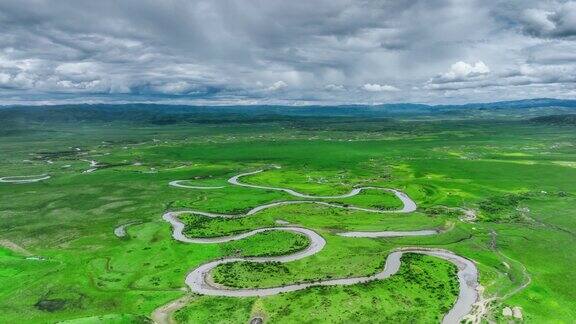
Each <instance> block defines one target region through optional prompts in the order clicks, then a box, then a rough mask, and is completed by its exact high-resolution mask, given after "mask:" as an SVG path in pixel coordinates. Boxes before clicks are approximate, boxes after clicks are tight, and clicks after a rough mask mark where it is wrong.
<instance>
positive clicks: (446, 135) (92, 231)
mask: <svg viewBox="0 0 576 324" xmlns="http://www.w3.org/2000/svg"><path fill="white" fill-rule="evenodd" d="M314 125H317V126H316V127H315V126H314ZM574 130H575V129H574V127H573V126H559V125H541V124H532V123H525V122H521V121H520V122H518V121H507V120H480V119H478V120H465V121H459V120H450V121H437V120H421V121H390V120H386V121H381V122H379V121H377V120H376V121H366V120H359V121H354V120H351V121H349V122H347V123H342V122H341V121H339V122H330V121H326V122H323V123H310V122H306V121H305V120H304V121H298V120H290V121H287V122H286V121H270V122H259V123H251V122H249V121H246V120H242V121H241V122H238V123H229V124H227V123H225V124H210V123H187V124H171V125H150V124H145V123H142V124H129V123H120V122H110V123H93V124H88V123H80V124H73V125H72V124H66V123H62V124H54V123H52V124H51V123H47V124H40V123H38V124H30V125H27V126H26V128H24V129H20V130H18V131H13V132H7V133H5V134H3V135H2V136H0V152H3V154H0V176H16V175H28V174H43V173H48V174H50V175H51V176H52V178H50V179H48V180H45V181H42V182H37V183H29V184H10V183H0V242H1V243H2V246H1V247H0V311H1V313H0V322H8V323H13V322H20V323H54V322H59V321H72V323H98V322H106V323H110V322H117V323H138V322H146V321H148V317H149V316H150V314H151V313H152V311H153V310H154V309H156V308H157V307H159V306H161V305H164V304H166V303H168V302H169V301H171V300H174V299H176V298H179V297H181V296H183V295H185V294H187V292H186V289H185V285H184V278H185V276H186V274H187V273H188V272H189V271H190V270H191V269H194V268H195V267H197V266H198V265H200V264H203V263H205V262H208V261H210V260H214V259H217V258H220V257H224V256H232V255H234V256H262V255H280V254H285V253H291V252H293V251H297V250H299V249H303V248H305V247H306V246H307V244H308V242H307V239H306V238H305V237H303V236H301V235H296V234H293V233H289V232H283V231H275V232H265V233H260V234H258V235H256V236H253V237H250V238H247V239H244V240H240V241H234V242H229V243H225V244H184V243H180V242H176V241H174V240H173V239H172V238H171V236H170V235H171V228H170V226H169V225H168V223H166V222H164V221H162V219H161V215H162V214H163V212H165V211H166V210H182V209H188V208H189V209H194V210H202V211H210V212H220V213H233V214H240V213H244V212H246V211H247V210H249V209H251V208H253V207H255V206H258V205H260V204H265V203H270V202H275V201H284V200H298V199H297V198H295V197H292V196H290V195H288V194H286V193H283V192H279V191H270V190H264V189H262V190H260V189H253V188H243V187H238V186H230V185H228V184H227V179H228V178H230V177H231V176H233V175H236V174H238V173H242V172H247V171H253V170H257V169H260V168H266V167H267V166H270V165H273V164H275V165H280V166H282V168H281V169H273V170H268V171H265V172H262V173H259V174H257V175H253V176H249V177H245V178H243V179H242V181H245V182H247V183H253V184H259V185H267V186H281V187H287V188H292V189H294V190H298V191H300V192H303V193H307V194H314V195H333V194H342V193H346V192H348V191H350V190H351V189H352V188H354V187H358V186H381V187H390V188H397V189H400V190H402V191H404V192H406V193H407V194H409V195H410V196H411V197H412V198H413V199H414V200H415V201H416V202H417V203H418V206H419V210H418V211H417V212H415V213H411V214H398V213H393V212H392V213H386V214H375V213H367V212H361V211H351V210H344V209H338V208H330V207H327V206H321V205H314V204H298V205H286V206H279V207H276V208H271V209H266V210H264V211H261V212H259V213H257V214H255V215H251V216H248V217H243V218H234V219H217V218H205V217H198V216H193V215H186V216H182V217H181V218H182V220H183V221H185V223H186V224H187V225H188V226H187V227H186V229H185V232H186V234H187V235H189V236H191V237H214V236H221V235H228V234H233V233H238V232H243V231H246V230H251V229H256V228H259V227H268V226H278V224H277V223H276V221H278V220H283V221H287V222H289V223H290V224H293V225H298V226H303V227H307V228H310V229H313V230H315V231H317V232H318V233H319V234H321V235H322V236H323V237H324V238H325V239H326V241H327V244H326V247H325V248H324V249H323V250H322V251H321V252H319V253H318V254H316V255H313V256H311V257H308V258H304V259H301V260H298V261H294V262H289V263H285V264H273V263H271V264H264V265H255V264H251V263H235V264H227V265H223V266H220V267H218V268H217V269H216V271H215V274H214V277H215V278H214V279H215V280H216V281H219V282H223V283H225V284H228V285H231V286H238V287H258V286H259V287H269V286H274V285H278V284H284V283H295V282H306V281H315V280H321V279H327V278H342V277H348V276H363V275H369V274H372V273H375V272H376V271H378V270H379V269H381V267H382V265H383V262H384V261H385V259H386V256H387V255H388V254H389V253H390V251H392V250H393V249H395V248H397V247H402V246H426V247H441V248H444V249H448V250H451V251H454V252H455V253H458V254H459V255H462V256H465V257H468V258H470V259H472V260H474V261H475V262H476V263H477V265H478V268H479V270H480V282H481V284H482V285H483V286H484V287H485V296H486V297H492V296H497V297H501V299H497V300H495V301H494V302H493V304H492V310H491V313H490V314H489V315H488V318H489V319H493V320H495V321H497V322H505V321H506V320H507V319H506V318H504V317H502V315H501V309H502V307H504V306H520V307H522V310H523V315H524V319H525V320H526V321H527V322H532V323H540V322H547V321H554V322H559V323H570V322H573V319H574V318H576V311H575V309H576V302H575V301H576V289H574V288H576V286H575V284H574V283H575V282H576V275H575V274H574V272H573V271H572V268H573V265H574V264H576V250H575V249H573V248H571V247H573V246H574V244H575V243H576V212H575V210H576V132H575V131H574ZM76 148H78V149H76ZM4 152H9V154H4ZM82 160H96V161H98V162H99V164H100V165H101V167H99V168H98V169H97V170H96V171H94V172H91V173H83V171H85V170H87V169H88V168H89V164H88V163H87V162H85V161H82ZM179 179H182V180H190V181H189V182H188V183H189V184H193V185H199V186H224V188H223V189H218V190H194V189H186V188H175V187H170V186H168V182H170V181H172V180H179ZM333 202H335V203H338V204H349V205H355V206H363V207H372V208H381V209H390V210H393V209H396V208H398V207H400V203H399V201H398V200H397V199H396V198H395V197H394V195H392V194H390V193H386V192H381V191H377V190H368V191H365V192H363V193H362V194H360V195H358V196H356V197H352V198H347V199H335V200H333ZM441 206H445V207H463V208H470V209H473V210H475V211H476V212H477V215H478V219H477V220H476V221H474V222H463V221H460V220H459V217H460V216H461V215H460V213H458V212H455V211H453V210H449V209H443V208H441ZM131 222H137V224H134V225H130V226H129V227H128V228H127V233H128V235H127V236H126V237H124V238H118V237H116V236H115V235H114V233H113V231H114V228H115V227H117V226H119V225H122V224H126V223H131ZM430 228H445V229H449V230H447V231H446V232H444V233H442V234H439V235H437V236H428V237H406V238H387V239H368V238H364V239H361V238H346V237H341V236H338V235H336V234H337V233H338V232H342V231H353V230H365V231H370V230H372V231H381V230H417V229H430ZM31 256H37V257H40V259H35V258H30V257H31ZM403 261H405V262H403V264H402V266H401V271H400V272H399V273H398V274H396V275H394V276H393V277H391V278H389V279H387V280H384V281H380V282H372V283H369V284H364V285H355V286H349V287H322V288H311V289H307V290H304V291H299V292H294V293H286V294H281V295H278V296H271V297H266V298H223V297H208V296H194V297H193V299H192V301H191V302H190V303H189V305H188V306H186V307H185V308H183V309H181V310H179V311H178V312H177V313H176V314H175V318H176V319H177V320H179V321H180V322H188V323H245V322H247V321H248V320H249V319H250V317H251V316H252V315H254V314H257V315H261V316H263V317H264V318H265V319H266V320H268V321H270V322H271V323H276V322H280V323H297V322H322V321H324V322H361V323H374V322H378V321H380V322H420V323H429V322H434V321H438V320H439V319H440V318H441V317H442V315H443V314H444V313H445V312H446V310H447V309H449V308H450V307H451V304H452V303H453V301H454V296H455V291H454V289H455V288H454V285H455V284H457V282H455V277H454V276H453V272H454V268H453V266H452V265H451V264H450V263H447V262H445V261H442V260H439V259H436V258H432V257H427V256H419V255H412V254H406V255H405V256H404V259H403ZM528 282H529V284H528V285H527V287H525V288H522V287H523V285H524V284H526V283H528Z"/></svg>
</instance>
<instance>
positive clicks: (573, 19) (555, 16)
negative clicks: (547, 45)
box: [520, 1, 576, 38]
mask: <svg viewBox="0 0 576 324" xmlns="http://www.w3.org/2000/svg"><path fill="white" fill-rule="evenodd" d="M520 21H521V23H522V24H523V29H524V31H525V32H526V33H527V34H529V35H532V36H535V37H542V38H571V37H576V2H574V1H569V2H566V3H562V4H557V6H556V7H554V8H549V9H534V8H530V9H526V10H524V11H523V14H522V16H521V18H520Z"/></svg>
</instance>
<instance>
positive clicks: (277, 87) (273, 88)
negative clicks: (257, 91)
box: [268, 80, 288, 91]
mask: <svg viewBox="0 0 576 324" xmlns="http://www.w3.org/2000/svg"><path fill="white" fill-rule="evenodd" d="M287 86H288V83H286V82H284V81H282V80H280V81H276V82H274V83H273V84H272V85H271V86H269V87H268V90H270V91H276V90H280V89H284V88H286V87H287Z"/></svg>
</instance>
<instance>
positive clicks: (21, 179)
mask: <svg viewBox="0 0 576 324" xmlns="http://www.w3.org/2000/svg"><path fill="white" fill-rule="evenodd" d="M46 179H50V175H48V174H40V175H29V176H11V177H2V178H0V182H5V183H32V182H38V181H42V180H46Z"/></svg>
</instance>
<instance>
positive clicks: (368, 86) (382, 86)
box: [362, 83, 400, 92]
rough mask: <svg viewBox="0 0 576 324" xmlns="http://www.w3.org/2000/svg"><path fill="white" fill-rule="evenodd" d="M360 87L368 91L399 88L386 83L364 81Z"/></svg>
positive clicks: (385, 90) (386, 90)
mask: <svg viewBox="0 0 576 324" xmlns="http://www.w3.org/2000/svg"><path fill="white" fill-rule="evenodd" d="M362 89H364V90H366V91H369V92H393V91H399V90H400V89H398V88H396V87H395V86H391V85H388V84H377V83H366V84H364V85H363V86H362Z"/></svg>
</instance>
